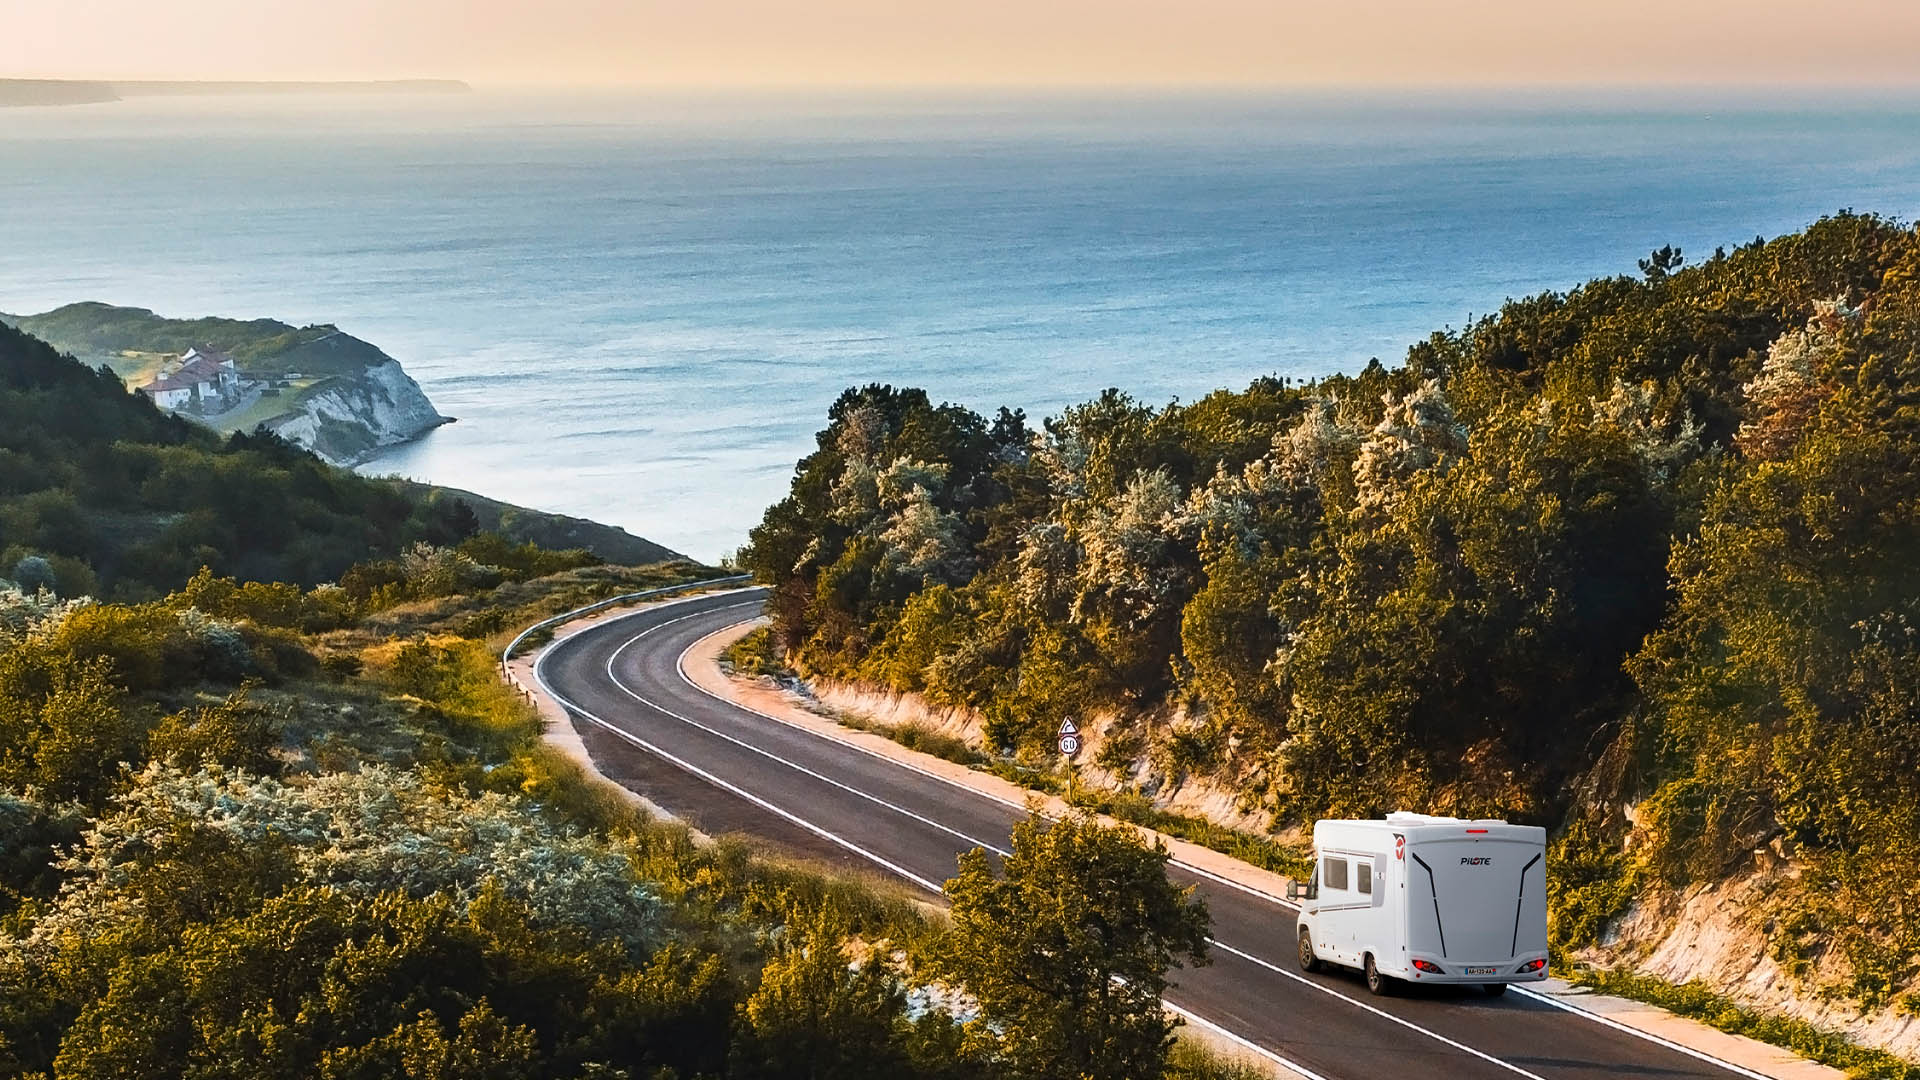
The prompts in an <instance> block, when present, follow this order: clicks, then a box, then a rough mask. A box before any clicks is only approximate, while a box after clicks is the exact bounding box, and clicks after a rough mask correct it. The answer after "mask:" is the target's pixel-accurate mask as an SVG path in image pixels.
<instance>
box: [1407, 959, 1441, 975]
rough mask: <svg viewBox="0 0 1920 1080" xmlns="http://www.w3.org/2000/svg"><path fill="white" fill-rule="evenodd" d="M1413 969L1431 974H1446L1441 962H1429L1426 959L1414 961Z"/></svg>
mask: <svg viewBox="0 0 1920 1080" xmlns="http://www.w3.org/2000/svg"><path fill="white" fill-rule="evenodd" d="M1413 970H1415V971H1424V972H1426V973H1427V974H1429V975H1445V974H1446V972H1445V971H1442V970H1441V968H1440V965H1439V964H1434V963H1429V962H1427V961H1425V960H1415V961H1414V962H1413Z"/></svg>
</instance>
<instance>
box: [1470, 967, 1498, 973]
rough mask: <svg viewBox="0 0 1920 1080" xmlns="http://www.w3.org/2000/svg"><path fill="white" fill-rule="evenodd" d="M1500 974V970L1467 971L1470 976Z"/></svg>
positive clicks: (1479, 969)
mask: <svg viewBox="0 0 1920 1080" xmlns="http://www.w3.org/2000/svg"><path fill="white" fill-rule="evenodd" d="M1499 973H1500V969H1499V968H1490V967H1470V968H1468V969H1467V974H1469V975H1497V974H1499Z"/></svg>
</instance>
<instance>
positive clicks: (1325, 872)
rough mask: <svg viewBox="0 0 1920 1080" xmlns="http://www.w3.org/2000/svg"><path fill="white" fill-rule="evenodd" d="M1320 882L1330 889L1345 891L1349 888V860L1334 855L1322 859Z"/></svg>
mask: <svg viewBox="0 0 1920 1080" xmlns="http://www.w3.org/2000/svg"><path fill="white" fill-rule="evenodd" d="M1320 884H1322V885H1324V886H1326V887H1327V888H1329V889H1339V890H1340V891H1342V892H1345V891H1346V888H1347V860H1345V859H1337V858H1334V857H1333V856H1332V855H1328V856H1327V857H1325V858H1323V859H1321V860H1320Z"/></svg>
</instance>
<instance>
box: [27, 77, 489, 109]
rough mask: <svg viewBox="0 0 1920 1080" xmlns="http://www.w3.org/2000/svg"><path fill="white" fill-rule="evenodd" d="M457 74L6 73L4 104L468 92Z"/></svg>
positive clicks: (68, 103) (470, 89) (72, 103)
mask: <svg viewBox="0 0 1920 1080" xmlns="http://www.w3.org/2000/svg"><path fill="white" fill-rule="evenodd" d="M472 91H473V88H472V87H470V86H468V85H467V84H466V83H463V82H461V81H459V80H457V79H376V80H368V81H361V82H274V81H258V82H248V81H211V82H208V81H174V80H91V79H0V106H7V105H95V104H100V103H103V102H112V101H120V100H122V99H125V98H132V97H233V96H239V95H260V94H466V93H471V92H472Z"/></svg>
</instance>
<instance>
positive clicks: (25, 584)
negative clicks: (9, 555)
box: [13, 555, 59, 594]
mask: <svg viewBox="0 0 1920 1080" xmlns="http://www.w3.org/2000/svg"><path fill="white" fill-rule="evenodd" d="M13 583H14V584H15V585H18V586H20V591H21V592H23V593H28V594H32V593H37V592H40V591H42V590H45V591H47V592H53V591H55V587H56V586H57V585H58V584H59V583H58V582H57V581H56V580H55V579H54V574H53V564H52V563H50V562H48V561H47V560H46V559H44V558H42V557H40V556H38V555H28V556H27V557H25V558H23V559H21V560H20V561H19V562H17V563H14V564H13Z"/></svg>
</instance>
